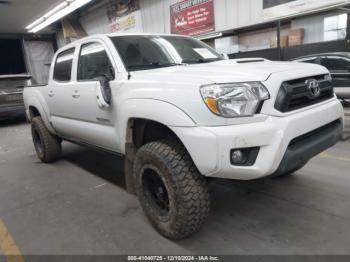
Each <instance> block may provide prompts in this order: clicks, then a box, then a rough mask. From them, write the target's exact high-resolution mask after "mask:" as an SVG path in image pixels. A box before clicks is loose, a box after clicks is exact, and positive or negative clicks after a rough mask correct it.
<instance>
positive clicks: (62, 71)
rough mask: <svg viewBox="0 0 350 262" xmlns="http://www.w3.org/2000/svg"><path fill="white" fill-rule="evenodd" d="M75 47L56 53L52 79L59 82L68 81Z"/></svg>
mask: <svg viewBox="0 0 350 262" xmlns="http://www.w3.org/2000/svg"><path fill="white" fill-rule="evenodd" d="M74 51H75V49H74V48H72V49H69V50H66V51H63V52H62V53H60V54H58V56H57V58H56V62H55V67H54V72H53V79H54V80H56V81H60V82H69V81H70V80H71V75H72V64H73V58H74Z"/></svg>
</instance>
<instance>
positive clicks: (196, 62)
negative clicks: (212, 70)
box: [182, 58, 221, 64]
mask: <svg viewBox="0 0 350 262" xmlns="http://www.w3.org/2000/svg"><path fill="white" fill-rule="evenodd" d="M220 60H221V59H220V58H208V59H203V58H198V59H194V60H182V63H187V64H199V63H210V62H216V61H220Z"/></svg>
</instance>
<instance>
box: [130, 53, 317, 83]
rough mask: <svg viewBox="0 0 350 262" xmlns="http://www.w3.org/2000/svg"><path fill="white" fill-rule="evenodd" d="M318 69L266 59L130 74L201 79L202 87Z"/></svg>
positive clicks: (168, 68)
mask: <svg viewBox="0 0 350 262" xmlns="http://www.w3.org/2000/svg"><path fill="white" fill-rule="evenodd" d="M315 67H319V66H317V65H313V64H306V63H297V62H272V61H268V60H264V59H255V60H254V59H246V60H242V59H237V60H222V61H217V62H212V63H203V64H190V65H183V66H174V67H166V68H159V69H153V70H143V71H136V72H132V73H131V74H132V76H133V77H136V78H139V77H140V79H145V78H150V79H152V80H153V81H154V80H156V79H159V78H161V79H162V81H163V78H164V77H166V79H167V80H170V81H173V80H175V81H176V79H178V80H179V81H184V79H187V80H188V79H189V78H191V79H193V81H195V82H196V83H198V80H202V82H203V84H205V83H230V82H248V81H250V82H254V81H259V82H263V81H266V80H267V79H268V78H269V77H270V75H271V74H275V73H279V72H284V71H294V70H300V69H303V68H305V70H308V69H311V68H313V69H314V68H315Z"/></svg>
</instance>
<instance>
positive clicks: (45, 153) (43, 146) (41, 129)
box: [31, 117, 61, 163]
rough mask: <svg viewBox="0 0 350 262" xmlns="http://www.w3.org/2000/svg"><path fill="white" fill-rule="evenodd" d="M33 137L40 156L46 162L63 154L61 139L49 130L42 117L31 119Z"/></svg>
mask: <svg viewBox="0 0 350 262" xmlns="http://www.w3.org/2000/svg"><path fill="white" fill-rule="evenodd" d="M31 127H32V128H31V129H32V138H33V143H34V148H35V151H36V154H37V156H38V158H39V159H40V160H41V161H42V162H44V163H50V162H53V161H55V160H57V159H58V158H59V157H60V156H61V141H60V139H59V138H58V137H56V136H54V135H52V134H51V133H50V132H49V130H47V128H46V126H45V124H44V122H43V120H42V119H41V117H34V118H33V119H32V121H31Z"/></svg>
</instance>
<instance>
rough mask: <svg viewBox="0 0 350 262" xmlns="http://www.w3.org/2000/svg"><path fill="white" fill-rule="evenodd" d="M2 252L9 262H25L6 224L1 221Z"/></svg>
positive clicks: (0, 246)
mask: <svg viewBox="0 0 350 262" xmlns="http://www.w3.org/2000/svg"><path fill="white" fill-rule="evenodd" d="M0 251H1V253H2V254H3V255H5V257H6V258H7V261H8V262H24V258H23V256H22V254H21V251H19V248H18V247H17V245H16V243H15V241H14V240H13V238H12V237H11V235H10V233H9V231H8V230H7V228H6V226H5V224H4V222H3V221H2V220H1V219H0Z"/></svg>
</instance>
